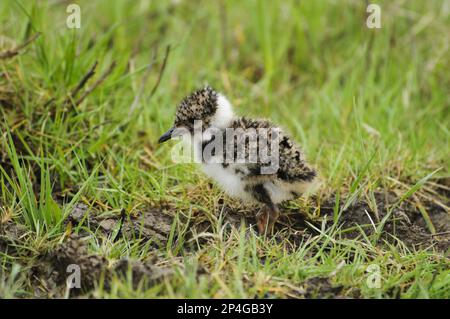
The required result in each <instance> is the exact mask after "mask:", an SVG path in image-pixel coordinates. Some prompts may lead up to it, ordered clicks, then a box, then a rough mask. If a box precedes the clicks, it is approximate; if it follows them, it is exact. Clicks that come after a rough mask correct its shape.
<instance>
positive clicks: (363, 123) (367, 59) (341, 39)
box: [0, 0, 450, 298]
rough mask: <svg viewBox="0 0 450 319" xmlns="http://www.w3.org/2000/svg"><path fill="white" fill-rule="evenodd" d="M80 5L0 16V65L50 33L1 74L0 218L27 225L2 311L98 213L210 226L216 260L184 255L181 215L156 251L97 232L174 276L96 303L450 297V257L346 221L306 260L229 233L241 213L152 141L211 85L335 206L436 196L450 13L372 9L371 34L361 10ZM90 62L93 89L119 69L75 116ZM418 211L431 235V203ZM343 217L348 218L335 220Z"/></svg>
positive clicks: (449, 145)
mask: <svg viewBox="0 0 450 319" xmlns="http://www.w3.org/2000/svg"><path fill="white" fill-rule="evenodd" d="M74 2H76V3H79V4H80V6H81V11H82V15H81V29H72V30H71V29H68V28H67V27H66V25H65V22H66V17H67V14H66V5H65V2H64V1H31V0H30V1H28V0H26V1H19V0H17V1H16V0H3V1H1V3H0V25H1V26H2V28H1V30H0V36H1V38H0V52H1V51H4V50H7V49H11V48H12V47H14V46H15V45H17V44H20V43H23V42H24V41H25V40H26V39H28V38H30V37H31V36H32V35H33V34H35V33H36V32H41V36H40V37H39V38H38V39H37V40H36V41H34V42H33V43H31V44H30V45H29V46H27V47H26V48H25V49H24V50H22V51H21V53H20V54H19V55H17V56H16V57H13V58H11V59H4V60H0V73H1V74H2V76H1V77H0V100H1V101H8V103H6V102H5V103H1V104H0V113H1V114H2V116H1V118H2V120H1V124H0V125H1V128H2V129H1V133H2V136H1V137H0V164H1V167H0V189H1V197H0V208H1V209H0V212H1V213H2V220H7V219H12V220H13V221H14V222H15V223H17V224H20V225H23V226H24V227H26V229H27V233H26V236H25V237H24V238H22V242H21V244H20V245H19V247H16V250H17V251H16V252H15V253H14V254H13V253H11V252H8V251H7V252H2V251H0V261H1V263H0V272H1V275H0V297H32V296H33V291H34V289H33V287H32V283H31V282H30V280H29V278H28V277H27V271H31V268H32V267H33V265H34V263H35V262H36V258H37V256H39V255H40V254H42V253H43V252H45V251H47V250H49V249H52V248H53V247H55V246H57V245H58V243H60V242H62V241H64V240H65V238H66V236H67V234H68V232H69V231H70V230H68V229H67V227H66V224H65V223H64V221H65V219H66V218H67V215H68V214H69V213H70V211H71V210H72V208H73V206H74V205H75V204H76V203H78V202H82V203H86V204H88V205H89V206H91V207H92V209H93V211H95V212H96V213H98V214H119V213H120V211H121V210H122V209H125V210H126V211H127V212H128V213H130V214H133V213H137V212H139V211H140V210H142V209H144V208H146V207H150V206H159V205H161V204H164V203H169V204H170V205H171V207H173V211H174V212H175V213H177V214H178V215H179V216H192V215H196V216H198V215H199V214H204V215H206V216H207V218H208V219H209V220H212V221H213V222H214V225H215V227H214V228H215V230H214V234H213V235H212V236H210V237H208V240H209V242H208V245H207V247H204V246H200V247H198V249H197V250H185V249H184V248H183V247H184V246H183V244H184V240H185V238H184V234H185V232H186V227H187V225H185V224H183V223H182V222H181V220H183V219H182V218H180V219H179V221H178V222H176V223H174V225H173V231H172V235H171V236H170V238H169V241H168V244H167V246H166V247H163V248H161V249H159V250H158V251H156V252H155V251H153V250H152V249H151V248H150V247H149V245H147V244H146V243H143V242H142V241H139V240H138V239H120V240H118V241H113V240H112V238H109V237H106V236H103V235H101V234H99V233H98V232H95V230H93V229H90V230H89V231H91V232H92V233H93V234H94V236H92V238H91V240H90V248H91V250H92V252H93V253H98V254H100V255H103V256H105V257H107V258H108V260H110V261H111V262H113V261H115V260H118V259H120V258H122V257H131V258H135V259H139V260H145V259H146V258H147V257H148V256H149V255H150V254H156V255H157V256H158V258H160V260H163V261H164V263H165V264H168V265H171V267H172V269H173V271H174V273H173V275H172V276H170V277H169V278H167V279H166V280H164V281H163V282H161V283H158V284H156V285H154V286H152V287H150V288H144V287H140V288H139V287H138V288H136V287H133V285H132V284H131V279H130V278H128V279H123V278H116V279H115V280H114V281H113V282H112V287H111V288H110V289H105V288H104V287H102V285H101V282H100V281H99V283H97V285H96V287H97V288H95V289H94V290H93V291H91V292H89V294H88V295H89V296H94V297H101V298H103V297H158V298H165V297H180V298H208V297H237V298H240V297H248V298H253V297H255V296H256V297H267V296H269V297H283V298H285V297H290V296H296V291H297V292H298V291H299V290H301V287H302V285H303V283H305V280H307V279H308V278H313V277H317V276H325V277H329V278H330V280H331V281H332V282H333V283H334V284H336V285H343V286H344V287H345V291H346V293H348V295H351V294H352V292H353V291H355V290H359V291H360V296H362V297H368V298H392V297H396V296H397V295H398V296H400V297H402V298H417V297H423V298H448V297H450V271H449V270H448V267H447V269H446V268H444V267H443V260H444V261H445V262H448V258H447V257H443V256H442V254H440V253H438V252H436V251H434V250H433V249H427V250H412V249H409V248H407V247H406V246H405V245H403V244H402V243H401V242H397V243H396V244H395V245H394V244H392V245H383V246H379V245H375V244H374V240H373V238H365V237H364V236H361V237H359V238H358V239H345V238H342V237H341V236H340V233H339V231H340V229H339V228H338V227H335V226H336V225H337V224H336V223H335V225H334V226H332V227H331V228H329V227H323V229H319V232H318V235H317V236H314V237H312V238H310V239H308V240H306V239H305V240H304V242H303V243H301V244H300V245H299V246H298V247H295V249H290V246H291V243H290V242H289V241H288V240H287V239H286V240H282V241H281V242H280V241H276V240H274V239H270V238H269V239H264V238H260V237H259V236H258V235H256V234H255V233H254V232H251V231H248V229H247V228H248V227H249V225H242V227H241V228H240V229H233V230H231V231H225V230H224V228H222V224H221V220H220V216H219V213H220V212H217V211H215V210H214V207H215V204H216V203H217V202H218V200H219V199H221V198H224V200H225V202H227V201H231V199H229V198H228V197H224V195H223V194H222V193H221V191H220V190H219V189H218V188H216V187H214V188H212V189H211V188H209V187H208V183H209V181H208V180H207V179H206V178H205V177H204V176H203V175H202V174H201V173H199V172H198V171H197V170H196V168H195V166H194V165H185V164H180V165H176V164H174V163H172V161H171V158H170V147H171V145H163V146H159V145H157V144H156V141H157V138H158V137H159V135H160V134H161V133H162V132H164V131H165V129H167V128H168V127H169V126H170V125H171V122H172V120H173V115H174V111H175V108H176V106H177V103H178V102H179V101H180V99H182V98H183V97H184V96H185V95H186V94H188V93H189V92H190V91H192V90H193V89H195V88H197V87H200V86H203V85H204V84H206V83H209V84H210V85H212V86H213V87H215V88H216V89H217V90H219V91H221V92H223V93H225V94H226V95H227V96H228V97H229V99H230V101H232V103H233V105H234V107H235V110H236V112H237V113H238V114H241V115H248V116H253V117H267V118H270V119H271V120H273V121H274V122H276V123H279V124H281V125H282V126H283V127H284V128H286V130H288V131H289V132H290V133H291V134H292V136H293V137H294V138H295V139H296V140H297V141H298V142H299V143H300V145H302V147H303V149H304V150H305V152H306V154H307V157H308V159H309V161H310V162H312V163H313V164H314V165H315V166H316V167H317V168H318V169H319V171H320V172H321V176H322V179H323V187H322V189H321V190H320V192H319V194H318V197H319V198H321V197H323V198H324V197H326V196H327V195H329V194H338V195H339V200H340V201H341V202H342V203H343V204H344V206H349V205H350V204H352V203H353V202H354V201H356V200H358V199H360V198H367V199H369V202H372V203H373V205H374V206H375V207H376V205H375V201H376V200H375V198H374V195H373V194H374V192H375V191H379V190H389V191H394V192H396V194H398V200H399V204H400V202H403V201H408V200H411V198H414V196H415V195H416V194H418V195H417V196H418V198H419V199H423V197H421V196H428V197H429V196H432V195H433V193H430V191H427V190H426V189H425V187H430V185H431V184H429V182H430V181H431V178H436V177H440V178H445V177H447V178H448V177H449V171H450V161H449V159H448V157H449V149H450V131H449V127H450V126H449V124H450V112H449V110H450V94H449V90H448V88H449V87H450V77H449V75H448V70H449V68H450V59H448V57H449V40H450V36H449V33H448V30H449V27H450V15H449V5H448V2H445V1H438V0H436V1H378V2H377V3H379V4H380V5H381V8H382V28H381V29H368V28H367V27H366V25H365V5H364V1H350V0H348V1H331V0H329V1H325V0H324V1H322V0H320V1H301V2H300V4H299V2H298V1H283V2H282V3H280V2H277V1H257V0H252V1H245V3H244V2H242V1H234V0H233V1H217V2H213V1H199V2H188V1H131V0H130V1H122V0H121V1H114V2H112V1H108V0H96V1H74ZM221 8H225V13H224V14H220V12H221V11H220V10H221ZM168 45H170V47H171V50H170V54H169V56H168V59H167V65H166V67H165V70H164V73H163V74H162V77H161V79H160V80H161V82H160V83H159V85H158V86H157V89H156V91H154V94H152V90H153V88H154V87H155V85H156V83H157V81H158V78H159V70H160V69H161V67H162V65H163V61H164V51H165V48H166V47H167V46H168ZM155 52H156V53H155ZM155 57H156V58H155ZM95 61H98V68H97V72H96V75H95V76H94V78H93V79H91V80H90V81H89V82H88V84H87V85H86V87H88V86H90V85H92V84H93V83H94V82H95V81H96V80H97V79H98V78H99V77H100V76H101V74H102V73H103V72H105V71H106V70H107V68H108V67H109V66H110V65H111V63H112V62H113V61H115V63H116V67H115V68H114V69H113V70H112V73H111V74H110V75H109V76H108V77H107V78H106V79H105V81H104V82H102V83H101V84H100V85H99V86H98V87H97V88H96V89H95V90H94V91H93V92H92V93H91V94H89V95H88V96H87V98H86V99H85V100H84V101H83V102H82V103H81V104H80V105H78V106H76V107H75V108H74V109H72V107H71V103H65V101H66V99H67V97H68V94H69V92H71V91H72V90H73V89H74V88H75V87H76V86H77V84H78V83H79V81H80V79H81V78H82V77H83V76H84V75H85V74H86V73H87V72H88V70H89V69H90V68H91V66H92V65H93V64H94V62H95ZM150 68H151V69H150ZM147 70H150V71H147ZM141 87H142V89H141ZM82 92H84V89H83V90H82ZM73 100H75V99H72V102H73ZM135 100H136V103H137V104H135V109H134V111H133V112H131V114H130V107H131V106H132V105H133V102H134V101H135ZM169 144H170V143H169ZM433 172H434V174H432V175H431V173H433ZM419 195H421V196H419ZM57 196H58V197H62V196H66V198H67V199H68V200H67V201H66V204H65V205H60V204H59V203H57V202H56V200H55V198H56V197H57ZM433 198H435V199H436V200H438V201H439V202H440V203H443V204H444V205H447V206H448V205H449V201H448V198H443V197H442V196H433ZM293 205H295V203H293ZM299 205H300V206H302V207H303V208H304V206H305V205H304V203H303V202H301V203H300V204H299ZM306 209H309V210H310V211H314V208H313V207H308V208H306ZM392 209H393V208H392ZM420 212H421V214H422V215H423V217H424V218H425V220H426V222H427V225H428V228H429V229H430V230H431V231H433V229H434V226H433V224H432V223H431V221H430V219H429V216H428V212H427V209H426V207H423V206H422V207H421V208H420ZM334 213H335V214H334V217H335V220H336V221H337V219H338V217H339V215H340V214H341V213H342V212H341V211H340V209H339V206H336V208H335V211H334ZM388 217H389V216H388ZM380 222H381V223H380V224H379V225H378V227H379V230H381V228H382V227H383V225H384V222H383V221H380ZM81 228H88V226H87V225H79V226H76V227H75V229H73V230H72V231H79V230H80V229H81ZM175 235H176V236H175ZM343 261H345V264H344V265H343V266H340V267H338V265H340V264H341V263H342V262H343ZM370 264H376V265H379V266H380V271H381V274H382V285H381V287H380V288H376V289H374V288H369V287H368V286H367V283H366V279H367V276H368V274H367V273H366V269H367V266H368V265H370ZM19 265H20V266H19ZM18 267H20V268H18ZM18 269H21V270H20V271H19V270H18ZM205 269H206V271H205Z"/></svg>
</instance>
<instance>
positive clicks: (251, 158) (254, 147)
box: [224, 118, 316, 182]
mask: <svg viewBox="0 0 450 319" xmlns="http://www.w3.org/2000/svg"><path fill="white" fill-rule="evenodd" d="M230 127H231V128H233V129H235V130H237V129H242V130H243V131H244V133H242V132H241V134H240V133H239V132H238V131H235V135H236V139H235V143H231V144H230V143H229V142H230V141H229V137H228V139H227V138H226V137H225V140H226V141H227V146H230V145H231V146H232V147H231V148H229V147H226V151H225V153H230V152H232V153H233V156H234V159H237V158H238V157H239V155H238V154H241V155H242V151H243V152H244V157H245V163H239V162H238V164H237V165H238V166H240V167H241V168H242V169H244V168H245V169H246V171H247V172H246V176H248V177H249V178H252V177H258V176H260V177H264V175H266V177H268V178H271V177H276V178H279V179H281V180H284V181H287V182H300V181H311V180H313V179H314V177H315V176H316V171H315V170H314V169H313V168H311V167H310V166H309V165H308V164H307V163H306V161H305V159H304V155H303V154H302V152H301V150H300V148H299V147H298V146H297V145H296V144H295V142H294V141H293V140H292V139H291V138H290V137H289V136H287V135H286V134H285V133H284V132H283V131H282V130H281V129H280V128H279V127H276V126H275V125H273V124H272V123H270V122H269V121H267V120H252V119H247V118H238V119H236V120H235V121H234V122H233V123H232V125H231V126H230ZM261 129H263V130H261ZM255 131H256V134H257V142H255V140H250V136H251V135H252V134H254V132H255ZM224 134H225V133H224ZM274 143H275V144H274ZM277 146H278V147H277ZM277 148H278V149H277ZM255 154H256V160H255ZM264 154H266V155H267V156H264Z"/></svg>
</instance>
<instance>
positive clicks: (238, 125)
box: [158, 86, 319, 234]
mask: <svg viewBox="0 0 450 319" xmlns="http://www.w3.org/2000/svg"><path fill="white" fill-rule="evenodd" d="M174 137H181V138H182V139H183V140H184V141H185V142H186V141H187V143H188V145H190V146H192V149H193V150H194V153H196V155H195V154H194V156H193V159H194V160H195V161H196V162H198V163H200V166H201V168H202V170H203V172H204V173H205V174H206V175H207V176H208V177H210V178H211V179H213V180H214V181H215V182H216V183H217V184H218V185H219V186H220V187H221V188H222V189H223V190H224V191H225V193H227V194H228V195H229V196H230V197H232V198H237V199H240V200H242V201H243V202H244V203H252V204H255V203H256V204H259V206H260V209H259V211H258V212H257V213H256V216H255V217H256V226H257V229H258V232H259V233H260V234H268V233H273V230H274V225H275V223H276V222H277V220H278V218H279V216H280V208H279V206H280V204H282V203H283V202H285V201H289V200H293V199H296V198H298V197H300V196H302V195H303V194H305V193H312V192H314V191H315V190H316V189H317V188H318V184H319V183H318V180H319V178H318V172H317V170H316V169H315V168H313V167H312V166H311V165H309V164H308V163H307V162H306V159H305V155H304V153H303V152H302V150H301V148H300V147H299V146H298V145H297V144H296V143H295V141H294V140H293V139H292V138H291V137H289V136H288V135H287V134H286V133H285V132H284V130H283V129H282V128H281V127H280V126H277V125H275V124H273V123H272V122H270V121H269V120H266V119H251V118H247V117H241V116H237V115H235V113H234V112H233V108H232V105H231V103H230V101H229V100H228V99H227V98H226V97H225V95H223V94H222V93H219V92H218V91H216V90H214V89H213V88H212V87H211V86H205V87H203V88H200V89H197V90H195V91H193V92H192V93H191V94H190V95H188V96H186V97H185V98H184V99H183V100H182V101H181V102H180V103H179V105H178V106H177V109H176V112H175V120H174V122H173V126H172V127H171V128H170V129H169V130H168V131H167V132H166V133H164V134H163V135H162V136H161V137H160V138H159V140H158V143H164V142H166V141H168V140H170V139H172V138H174ZM223 141H225V142H223ZM239 156H240V157H239Z"/></svg>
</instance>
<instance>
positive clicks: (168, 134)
mask: <svg viewBox="0 0 450 319" xmlns="http://www.w3.org/2000/svg"><path fill="white" fill-rule="evenodd" d="M174 130H175V128H174V127H171V128H170V129H169V130H168V131H167V132H166V133H164V134H163V135H162V136H161V137H160V138H159V140H158V143H159V144H161V143H164V142H165V141H168V140H170V139H171V138H172V133H173V131H174Z"/></svg>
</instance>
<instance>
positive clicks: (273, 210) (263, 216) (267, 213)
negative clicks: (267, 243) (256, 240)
mask: <svg viewBox="0 0 450 319" xmlns="http://www.w3.org/2000/svg"><path fill="white" fill-rule="evenodd" d="M279 216H280V211H279V210H278V207H277V206H276V205H265V206H264V207H263V208H262V209H261V210H260V211H259V213H258V214H257V215H256V225H257V226H258V232H259V233H260V234H261V235H265V234H267V233H269V234H272V233H273V227H274V225H275V222H276V221H277V220H278V217H279Z"/></svg>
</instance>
